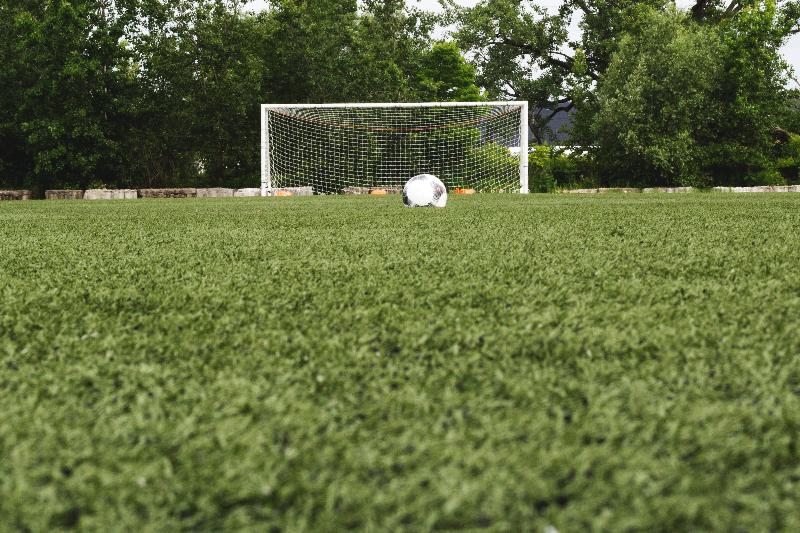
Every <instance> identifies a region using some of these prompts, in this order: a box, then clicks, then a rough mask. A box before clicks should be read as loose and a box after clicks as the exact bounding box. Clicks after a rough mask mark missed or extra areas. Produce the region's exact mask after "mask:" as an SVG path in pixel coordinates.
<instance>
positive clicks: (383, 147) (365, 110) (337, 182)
mask: <svg viewBox="0 0 800 533" xmlns="http://www.w3.org/2000/svg"><path fill="white" fill-rule="evenodd" d="M520 113H521V106H512V105H488V104H487V105H478V106H453V107H434V106H431V107H333V108H330V107H291V106H287V107H285V108H283V107H279V108H273V107H270V108H267V109H266V113H265V114H264V118H265V122H266V123H267V124H268V128H267V131H268V147H269V152H268V157H267V162H266V164H267V165H269V171H270V177H271V184H272V188H273V189H283V188H303V189H305V190H307V191H313V193H314V194H340V193H363V192H367V191H368V190H371V189H386V190H387V191H389V192H396V191H399V190H401V189H402V186H403V184H404V183H405V182H406V181H407V180H408V179H409V178H411V177H412V176H415V175H417V174H434V175H436V176H437V177H438V178H439V179H441V180H442V181H443V182H444V183H445V185H447V187H448V188H450V189H452V188H471V189H475V190H476V191H482V192H518V191H519V189H520V166H519V164H520V161H519V154H520V153H521V151H520V149H519V145H520V120H521V116H520ZM263 126H264V125H262V127H263Z"/></svg>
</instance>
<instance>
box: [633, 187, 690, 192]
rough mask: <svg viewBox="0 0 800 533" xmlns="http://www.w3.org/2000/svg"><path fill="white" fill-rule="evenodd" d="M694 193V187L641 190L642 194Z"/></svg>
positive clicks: (648, 188)
mask: <svg viewBox="0 0 800 533" xmlns="http://www.w3.org/2000/svg"><path fill="white" fill-rule="evenodd" d="M692 191H694V187H647V188H645V189H642V192H644V193H653V192H663V193H685V192H692Z"/></svg>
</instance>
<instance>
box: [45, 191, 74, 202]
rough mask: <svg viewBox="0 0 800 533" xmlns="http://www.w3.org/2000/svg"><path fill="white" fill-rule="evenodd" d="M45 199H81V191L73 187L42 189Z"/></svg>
mask: <svg viewBox="0 0 800 533" xmlns="http://www.w3.org/2000/svg"><path fill="white" fill-rule="evenodd" d="M44 199H45V200H82V199H83V191H78V190H74V189H52V190H49V191H44Z"/></svg>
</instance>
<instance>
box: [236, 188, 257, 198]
mask: <svg viewBox="0 0 800 533" xmlns="http://www.w3.org/2000/svg"><path fill="white" fill-rule="evenodd" d="M233 195H234V196H235V197H236V198H243V197H246V196H261V189H260V188H258V187H251V188H249V189H236V191H235V192H234V193H233Z"/></svg>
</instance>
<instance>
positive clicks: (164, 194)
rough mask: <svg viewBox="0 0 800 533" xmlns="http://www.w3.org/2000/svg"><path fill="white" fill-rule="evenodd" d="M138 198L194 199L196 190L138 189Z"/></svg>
mask: <svg viewBox="0 0 800 533" xmlns="http://www.w3.org/2000/svg"><path fill="white" fill-rule="evenodd" d="M138 192H139V198H195V197H196V196H197V189H139V190H138Z"/></svg>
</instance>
